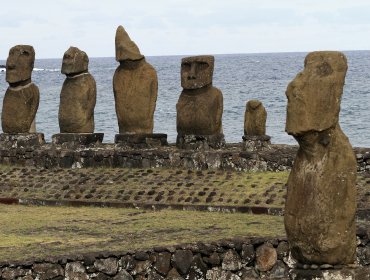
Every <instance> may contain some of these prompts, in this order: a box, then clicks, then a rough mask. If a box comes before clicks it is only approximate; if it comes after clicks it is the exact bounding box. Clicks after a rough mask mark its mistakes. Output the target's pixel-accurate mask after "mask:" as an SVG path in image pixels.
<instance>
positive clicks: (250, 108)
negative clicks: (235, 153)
mask: <svg viewBox="0 0 370 280" xmlns="http://www.w3.org/2000/svg"><path fill="white" fill-rule="evenodd" d="M266 119H267V112H266V109H265V107H264V106H263V104H262V102H261V101H259V100H256V99H252V100H249V101H248V102H247V104H246V108H245V114H244V136H243V150H245V151H251V152H253V151H259V150H263V149H266V148H269V147H270V144H271V143H270V138H271V137H270V136H268V135H266Z"/></svg>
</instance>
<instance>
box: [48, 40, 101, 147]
mask: <svg viewBox="0 0 370 280" xmlns="http://www.w3.org/2000/svg"><path fill="white" fill-rule="evenodd" d="M88 65H89V58H88V56H87V54H86V53H85V52H84V51H81V50H80V49H78V48H76V47H70V48H69V49H68V50H67V51H66V52H65V53H64V56H63V63H62V70H61V72H62V74H65V75H66V79H65V81H64V83H63V87H62V91H61V93H60V104H59V115H58V116H59V128H60V134H55V135H53V137H52V140H53V143H54V144H66V145H72V146H73V145H90V144H98V143H101V142H102V141H103V137H104V134H103V133H94V108H95V104H96V83H95V80H94V77H93V76H92V75H91V74H90V73H89V72H88Z"/></svg>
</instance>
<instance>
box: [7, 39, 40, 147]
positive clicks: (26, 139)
mask: <svg viewBox="0 0 370 280" xmlns="http://www.w3.org/2000/svg"><path fill="white" fill-rule="evenodd" d="M34 63H35V50H34V49H33V47H32V46H29V45H17V46H15V47H12V48H11V49H10V51H9V56H8V59H7V61H6V81H7V82H8V83H9V87H8V89H7V91H6V93H5V96H4V100H3V110H2V113H1V124H2V129H3V132H4V134H2V136H1V139H0V141H1V142H2V144H4V143H5V142H7V143H9V144H11V145H13V144H17V143H18V144H20V145H38V144H43V143H44V142H45V141H44V135H43V134H42V133H36V127H35V117H36V112H37V109H38V107H39V100H40V93H39V89H38V87H37V86H36V85H35V84H34V83H33V82H32V80H31V76H32V70H33V66H34ZM30 133H32V134H30Z"/></svg>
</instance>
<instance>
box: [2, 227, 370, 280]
mask: <svg viewBox="0 0 370 280" xmlns="http://www.w3.org/2000/svg"><path fill="white" fill-rule="evenodd" d="M369 239H370V231H369V229H367V230H365V229H363V230H360V231H359V233H358V244H359V245H358V249H357V263H356V264H355V265H352V266H349V267H342V266H335V267H332V266H330V265H322V266H321V267H319V266H317V265H311V266H309V265H304V266H302V265H299V264H294V262H292V260H291V259H290V257H289V256H288V243H287V242H286V240H285V239H284V238H275V239H265V238H251V239H234V240H223V241H219V242H212V243H209V244H204V243H197V244H190V245H189V244H188V245H179V246H169V247H158V248H154V249H150V250H142V251H131V252H121V253H98V254H94V253H90V254H85V255H76V256H63V257H60V258H52V257H50V258H47V259H40V260H34V261H30V262H27V261H25V262H3V263H1V264H0V276H1V279H4V280H10V279H23V280H31V279H39V280H47V279H53V280H57V279H74V280H82V279H86V280H87V279H96V280H98V279H99V280H102V279H114V280H130V279H152V280H157V279H158V280H160V279H172V280H181V279H208V280H239V279H240V280H247V279H370V241H369ZM329 276H330V277H333V276H336V277H337V278H330V277H329ZM305 277H306V278H305ZM315 277H316V278H315ZM326 277H327V278H326Z"/></svg>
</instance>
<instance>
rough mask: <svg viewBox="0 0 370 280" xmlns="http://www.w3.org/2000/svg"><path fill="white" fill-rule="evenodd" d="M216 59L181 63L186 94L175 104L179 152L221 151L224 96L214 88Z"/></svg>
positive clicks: (198, 59)
mask: <svg viewBox="0 0 370 280" xmlns="http://www.w3.org/2000/svg"><path fill="white" fill-rule="evenodd" d="M213 68H214V57H213V56H210V55H207V56H206V55H204V56H193V57H185V58H183V59H182V62H181V86H182V87H183V91H182V92H181V94H180V98H179V100H178V102H177V104H176V110H177V143H176V144H177V146H178V147H179V148H195V149H198V148H209V147H210V148H220V147H222V146H224V145H225V140H224V135H223V133H222V113H223V97H222V92H221V91H220V90H219V89H218V88H215V87H214V86H212V78H213Z"/></svg>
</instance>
